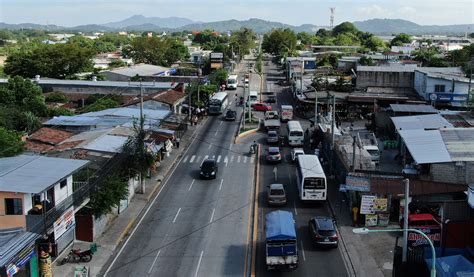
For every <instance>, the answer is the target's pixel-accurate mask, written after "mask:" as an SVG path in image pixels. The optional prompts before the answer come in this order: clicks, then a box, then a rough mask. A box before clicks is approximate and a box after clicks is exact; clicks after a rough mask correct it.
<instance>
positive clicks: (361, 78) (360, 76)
mask: <svg viewBox="0 0 474 277" xmlns="http://www.w3.org/2000/svg"><path fill="white" fill-rule="evenodd" d="M413 79H414V74H413V72H376V71H359V72H357V80H356V87H357V88H367V87H401V88H411V87H413Z"/></svg>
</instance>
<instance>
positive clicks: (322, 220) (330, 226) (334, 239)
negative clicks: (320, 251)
mask: <svg viewBox="0 0 474 277" xmlns="http://www.w3.org/2000/svg"><path fill="white" fill-rule="evenodd" d="M308 227H309V233H310V236H311V239H312V241H313V244H314V245H315V246H328V247H334V248H336V247H337V245H338V240H339V238H338V236H337V231H336V227H335V225H334V221H333V220H332V218H330V217H327V216H316V217H313V218H311V219H310V220H309V222H308Z"/></svg>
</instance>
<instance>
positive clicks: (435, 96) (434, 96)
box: [430, 93, 438, 101]
mask: <svg viewBox="0 0 474 277" xmlns="http://www.w3.org/2000/svg"><path fill="white" fill-rule="evenodd" d="M436 99H438V96H437V95H436V94H434V93H432V94H430V100H431V101H436Z"/></svg>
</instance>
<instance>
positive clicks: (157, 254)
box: [148, 250, 161, 274]
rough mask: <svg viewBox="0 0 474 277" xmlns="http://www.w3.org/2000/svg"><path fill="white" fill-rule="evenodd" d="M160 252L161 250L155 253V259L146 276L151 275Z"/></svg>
mask: <svg viewBox="0 0 474 277" xmlns="http://www.w3.org/2000/svg"><path fill="white" fill-rule="evenodd" d="M160 252H161V250H159V251H158V253H156V257H155V259H154V260H153V263H152V264H151V266H150V269H149V270H148V274H151V271H152V270H153V267H154V266H155V263H156V260H158V256H159V255H160Z"/></svg>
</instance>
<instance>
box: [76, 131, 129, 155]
mask: <svg viewBox="0 0 474 277" xmlns="http://www.w3.org/2000/svg"><path fill="white" fill-rule="evenodd" d="M127 139H128V137H123V136H114V135H104V136H101V137H99V138H97V139H95V140H93V141H91V142H89V143H88V144H86V145H83V146H82V147H81V148H82V149H86V150H92V151H99V152H109V153H120V152H121V150H122V146H123V145H124V144H125V142H126V141H127Z"/></svg>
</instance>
